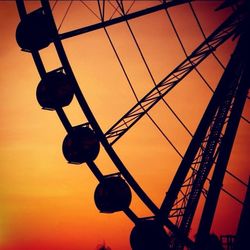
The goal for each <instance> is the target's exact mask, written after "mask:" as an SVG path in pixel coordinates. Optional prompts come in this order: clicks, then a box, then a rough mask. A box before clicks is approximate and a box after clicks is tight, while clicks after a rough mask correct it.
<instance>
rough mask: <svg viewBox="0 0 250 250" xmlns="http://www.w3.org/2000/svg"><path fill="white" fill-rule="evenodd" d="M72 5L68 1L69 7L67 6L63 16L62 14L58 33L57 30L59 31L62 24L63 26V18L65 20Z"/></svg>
mask: <svg viewBox="0 0 250 250" xmlns="http://www.w3.org/2000/svg"><path fill="white" fill-rule="evenodd" d="M72 3H73V0H71V1H70V3H69V5H68V8H67V10H66V12H65V14H64V16H63V19H62V21H61V23H60V25H59V27H58V29H57V31H59V30H60V29H61V27H62V24H63V22H64V20H65V18H66V16H67V14H68V12H69V9H70V7H71V5H72Z"/></svg>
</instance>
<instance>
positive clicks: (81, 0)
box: [80, 0, 101, 21]
mask: <svg viewBox="0 0 250 250" xmlns="http://www.w3.org/2000/svg"><path fill="white" fill-rule="evenodd" d="M80 2H81V3H82V4H83V5H84V6H85V7H86V8H87V9H88V10H89V11H90V12H91V13H92V14H93V15H94V16H95V17H97V18H98V19H99V20H100V21H101V18H100V17H99V16H98V15H97V14H96V13H95V12H94V11H93V10H92V9H91V8H90V7H89V6H88V5H87V4H86V3H85V2H84V1H83V0H80Z"/></svg>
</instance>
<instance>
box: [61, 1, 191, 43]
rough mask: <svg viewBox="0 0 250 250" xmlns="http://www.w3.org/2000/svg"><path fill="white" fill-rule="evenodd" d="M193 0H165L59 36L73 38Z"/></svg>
mask: <svg viewBox="0 0 250 250" xmlns="http://www.w3.org/2000/svg"><path fill="white" fill-rule="evenodd" d="M191 1H192V0H172V1H164V2H163V3H162V4H160V5H156V6H153V7H150V8H147V9H143V10H140V11H137V12H133V13H128V14H127V15H125V16H120V17H116V18H113V19H111V20H107V21H102V22H100V23H96V24H92V25H89V26H87V27H83V28H80V29H76V30H71V31H68V32H65V33H62V34H59V38H60V40H63V39H67V38H71V37H74V36H78V35H81V34H84V33H88V32H91V31H94V30H98V29H102V28H105V27H108V26H111V25H114V24H118V23H121V22H124V21H126V20H130V19H134V18H137V17H141V16H144V15H147V14H151V13H154V12H156V11H159V10H163V9H166V8H170V7H173V6H177V5H180V4H183V3H188V2H191Z"/></svg>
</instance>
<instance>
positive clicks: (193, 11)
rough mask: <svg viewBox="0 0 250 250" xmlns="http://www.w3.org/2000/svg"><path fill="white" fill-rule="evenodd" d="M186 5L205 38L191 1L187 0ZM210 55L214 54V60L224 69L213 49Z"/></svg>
mask: <svg viewBox="0 0 250 250" xmlns="http://www.w3.org/2000/svg"><path fill="white" fill-rule="evenodd" d="M188 5H189V7H190V9H191V11H192V14H193V16H194V18H195V20H196V22H197V25H198V27H199V29H200V31H201V34H202V36H203V38H204V39H205V40H206V39H207V37H206V35H205V32H204V30H203V28H202V26H201V23H200V21H199V19H198V17H197V14H196V12H195V10H194V8H193V5H192V3H191V2H189V3H188ZM212 55H213V56H214V58H215V59H216V61H217V62H218V63H219V65H220V66H221V67H222V68H223V69H225V66H224V65H223V63H222V62H221V60H220V59H219V58H218V57H217V56H216V54H215V53H214V51H212Z"/></svg>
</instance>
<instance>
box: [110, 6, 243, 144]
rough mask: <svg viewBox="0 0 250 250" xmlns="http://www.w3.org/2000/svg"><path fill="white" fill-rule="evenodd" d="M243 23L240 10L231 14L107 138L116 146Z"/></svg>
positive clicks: (124, 116)
mask: <svg viewBox="0 0 250 250" xmlns="http://www.w3.org/2000/svg"><path fill="white" fill-rule="evenodd" d="M240 23H241V12H240V10H238V11H236V12H234V13H233V14H231V16H229V17H228V19H227V20H226V21H225V22H224V23H222V24H221V25H220V26H219V27H218V28H217V29H216V30H215V31H214V32H213V33H212V34H211V35H210V36H209V37H208V38H207V39H206V40H205V41H204V42H202V43H201V44H200V45H199V46H198V47H197V48H196V49H195V50H194V51H193V52H192V53H191V54H190V55H189V56H188V57H187V58H186V59H185V60H184V61H183V62H182V63H181V64H179V66H177V67H176V68H175V69H174V70H173V71H172V72H171V73H170V74H168V75H167V76H166V77H165V78H164V79H163V80H161V81H160V82H159V83H158V84H157V85H156V86H155V87H154V88H153V89H151V91H150V92H148V93H147V94H146V95H145V96H144V97H143V98H142V99H141V100H140V101H139V102H137V103H136V104H135V105H134V106H133V107H132V108H131V109H130V110H129V111H128V112H127V113H126V114H125V115H123V116H122V117H121V118H120V119H119V120H118V121H117V122H116V123H115V124H114V125H113V126H112V127H111V128H110V129H109V130H108V131H107V132H106V133H105V136H106V138H107V139H108V140H109V142H110V143H111V144H114V143H115V142H116V141H117V140H118V139H119V138H120V137H121V136H123V135H124V134H125V133H126V132H127V131H128V130H129V129H130V128H131V127H132V126H133V125H135V124H136V123H137V122H138V121H139V120H140V119H141V118H142V117H143V116H144V115H145V114H146V113H147V112H148V111H149V110H150V109H151V108H152V107H154V106H155V104H156V103H158V101H160V100H161V99H162V98H163V97H164V96H165V95H166V94H167V93H168V92H169V91H170V90H172V89H173V88H174V87H175V86H176V85H177V84H178V83H180V81H181V80H182V79H184V78H185V76H187V75H188V74H189V73H190V72H191V71H192V70H193V69H195V68H196V67H197V66H198V64H200V63H201V62H202V61H203V60H204V59H205V58H207V57H208V56H209V55H210V54H211V53H212V52H213V51H214V50H215V49H216V48H217V47H219V46H220V45H221V44H223V43H224V42H225V41H226V40H227V39H229V38H230V37H232V36H233V35H234V34H235V30H236V28H237V27H238V26H239V25H240Z"/></svg>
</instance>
